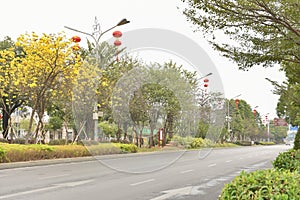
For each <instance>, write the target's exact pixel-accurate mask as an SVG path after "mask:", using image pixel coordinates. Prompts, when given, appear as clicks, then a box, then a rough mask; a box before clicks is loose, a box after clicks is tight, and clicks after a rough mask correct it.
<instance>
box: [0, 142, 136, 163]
mask: <svg viewBox="0 0 300 200" xmlns="http://www.w3.org/2000/svg"><path fill="white" fill-rule="evenodd" d="M137 150H138V148H137V147H136V146H135V145H133V144H117V143H116V144H109V143H107V144H98V145H91V146H82V145H57V146H51V145H40V144H33V145H22V144H6V143H1V144H0V163H5V162H20V161H32V160H43V159H55V158H72V157H84V156H91V155H105V154H117V153H123V152H130V153H135V152H137Z"/></svg>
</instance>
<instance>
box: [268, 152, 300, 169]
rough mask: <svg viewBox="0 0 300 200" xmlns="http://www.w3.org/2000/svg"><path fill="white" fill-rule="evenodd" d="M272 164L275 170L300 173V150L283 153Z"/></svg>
mask: <svg viewBox="0 0 300 200" xmlns="http://www.w3.org/2000/svg"><path fill="white" fill-rule="evenodd" d="M272 164H273V167H274V168H275V169H279V170H281V169H284V170H289V171H296V170H298V171H300V150H294V149H291V150H289V151H285V152H282V153H280V154H279V155H278V156H277V157H276V159H275V160H274V161H273V163H272Z"/></svg>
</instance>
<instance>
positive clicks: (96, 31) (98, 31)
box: [64, 17, 130, 140]
mask: <svg viewBox="0 0 300 200" xmlns="http://www.w3.org/2000/svg"><path fill="white" fill-rule="evenodd" d="M94 22H95V24H94V25H93V27H94V32H93V33H92V34H91V33H87V32H84V31H81V30H78V29H75V28H71V27H69V26H64V27H65V28H67V29H69V30H72V31H75V32H78V33H82V34H84V35H87V36H90V37H91V38H93V40H94V42H95V44H96V51H95V49H94V51H95V55H96V59H98V60H97V61H98V63H100V61H101V60H100V55H98V53H99V47H100V45H99V41H100V38H101V37H102V36H103V35H104V34H105V33H107V32H108V31H110V30H112V29H114V28H116V27H118V26H122V25H125V24H128V23H130V21H128V20H127V19H126V18H124V19H122V20H121V21H119V22H118V23H117V24H116V25H114V26H112V27H111V28H109V29H107V30H105V31H103V32H101V29H100V24H99V22H98V20H97V17H95V21H94ZM98 35H99V36H98ZM98 117H99V113H98V106H97V101H96V102H95V105H94V110H93V120H94V121H95V124H94V139H95V140H97V139H98Z"/></svg>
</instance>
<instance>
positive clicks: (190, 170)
mask: <svg viewBox="0 0 300 200" xmlns="http://www.w3.org/2000/svg"><path fill="white" fill-rule="evenodd" d="M192 171H194V170H192V169H189V170H185V171H181V172H180V173H181V174H185V173H189V172H192Z"/></svg>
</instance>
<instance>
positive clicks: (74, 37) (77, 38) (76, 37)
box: [72, 36, 81, 43]
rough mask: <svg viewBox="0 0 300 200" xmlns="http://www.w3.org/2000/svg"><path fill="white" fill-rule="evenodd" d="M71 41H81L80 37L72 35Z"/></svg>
mask: <svg viewBox="0 0 300 200" xmlns="http://www.w3.org/2000/svg"><path fill="white" fill-rule="evenodd" d="M72 41H73V42H76V43H77V42H80V41H81V38H80V37H79V36H73V37H72Z"/></svg>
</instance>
